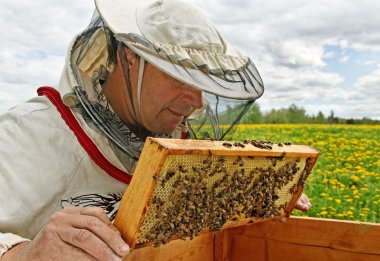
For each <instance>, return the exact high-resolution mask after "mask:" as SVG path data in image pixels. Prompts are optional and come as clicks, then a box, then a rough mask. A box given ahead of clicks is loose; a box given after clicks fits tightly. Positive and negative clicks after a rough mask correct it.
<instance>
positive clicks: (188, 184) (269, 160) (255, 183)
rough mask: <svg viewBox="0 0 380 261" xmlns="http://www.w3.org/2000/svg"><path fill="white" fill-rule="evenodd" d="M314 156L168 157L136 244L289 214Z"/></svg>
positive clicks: (162, 240) (165, 240) (163, 240)
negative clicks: (289, 205)
mask: <svg viewBox="0 0 380 261" xmlns="http://www.w3.org/2000/svg"><path fill="white" fill-rule="evenodd" d="M309 161H310V158H297V157H286V156H285V155H282V156H280V157H252V156H227V155H226V156H216V155H212V154H209V155H168V156H167V158H166V160H165V162H164V163H163V165H162V167H161V170H160V172H159V174H156V175H155V176H154V177H153V179H154V183H155V187H154V189H153V192H152V195H151V197H150V200H149V202H148V206H147V210H146V213H145V217H144V219H143V221H142V224H141V226H140V229H139V232H138V236H137V244H146V243H148V242H153V243H154V246H156V247H157V246H159V245H161V244H165V243H168V242H169V241H170V240H172V239H174V238H182V239H186V238H188V237H189V238H190V239H192V238H193V237H195V236H197V235H198V234H200V233H202V232H203V231H211V232H216V231H219V230H221V229H222V228H223V226H224V225H225V224H226V223H231V222H238V221H242V220H249V221H248V222H249V223H252V222H254V221H255V220H256V219H257V218H261V219H262V218H270V217H274V216H279V215H281V214H284V210H285V209H286V207H287V206H288V204H289V202H290V201H291V199H292V196H293V194H294V193H295V192H296V189H297V185H299V184H303V183H304V182H305V180H306V178H307V175H308V174H309V170H310V168H309Z"/></svg>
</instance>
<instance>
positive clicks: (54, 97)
mask: <svg viewBox="0 0 380 261" xmlns="http://www.w3.org/2000/svg"><path fill="white" fill-rule="evenodd" d="M37 93H38V96H42V95H45V96H46V97H47V98H48V99H49V100H50V101H51V102H52V103H53V104H54V105H55V107H56V108H57V110H58V112H59V113H60V114H61V117H62V118H63V119H64V121H65V122H66V124H67V125H68V126H69V128H70V129H71V130H72V131H73V132H74V134H75V136H76V137H77V139H78V141H79V143H80V144H81V145H82V147H83V148H84V150H85V151H86V152H87V154H88V155H89V156H90V158H91V159H92V160H93V161H94V162H95V163H96V165H98V166H99V167H100V168H101V169H102V170H104V171H105V172H106V173H108V175H110V176H112V177H113V178H115V179H117V180H118V181H121V182H123V183H125V184H129V182H131V179H132V175H130V174H129V173H127V172H124V171H122V170H120V169H119V168H117V167H115V166H114V165H113V164H112V163H110V162H109V161H108V160H107V159H106V158H105V157H104V156H103V154H102V153H101V152H100V151H99V149H98V147H96V145H95V143H94V142H93V141H92V140H91V139H90V138H89V137H88V136H87V134H86V133H85V132H84V130H83V129H82V127H81V126H80V125H79V123H78V121H77V120H76V119H75V117H74V115H73V113H72V112H71V110H70V109H69V107H67V106H66V105H65V104H64V103H63V102H62V99H61V95H60V94H59V92H58V91H57V90H56V89H54V88H52V87H48V86H44V87H40V88H38V90H37Z"/></svg>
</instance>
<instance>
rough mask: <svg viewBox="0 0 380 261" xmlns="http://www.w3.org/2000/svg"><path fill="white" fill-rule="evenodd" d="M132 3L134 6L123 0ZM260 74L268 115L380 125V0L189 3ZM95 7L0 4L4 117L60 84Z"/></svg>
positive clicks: (46, 1)
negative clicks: (296, 110)
mask: <svg viewBox="0 0 380 261" xmlns="http://www.w3.org/2000/svg"><path fill="white" fill-rule="evenodd" d="M127 1H129V0H127ZM187 1H188V2H192V3H194V4H196V5H198V6H200V7H201V8H202V9H204V10H205V11H206V12H207V13H208V14H209V15H210V17H211V19H212V20H213V21H214V23H215V24H216V25H217V27H218V28H219V30H220V31H221V33H222V35H223V36H224V37H225V38H226V39H227V40H228V41H229V42H230V43H231V44H232V45H233V46H234V47H235V48H236V49H238V50H239V51H240V52H241V53H242V54H244V55H246V56H249V57H250V58H251V60H253V62H254V63H255V65H256V67H257V68H258V70H259V72H260V74H261V76H262V78H263V81H264V85H265V92H264V95H263V96H262V97H261V98H260V99H259V100H258V101H257V103H258V104H259V105H260V108H261V110H262V111H263V112H267V111H269V110H271V109H273V108H275V109H279V108H284V107H288V106H290V105H291V104H295V105H297V106H299V107H303V108H304V109H305V110H306V112H307V114H309V115H316V114H317V113H318V112H319V111H321V112H323V113H324V115H325V116H329V115H330V113H331V111H334V114H335V116H338V117H344V118H363V117H369V118H372V119H380V26H379V25H380V15H379V10H380V1H375V0H361V1H357V0H355V1H354V0H328V1H326V0H318V1H304V0H302V1H301V0H288V1H281V0H276V1H275V0H265V1H264V0H233V1H231V0H187ZM94 8H95V7H94V3H93V1H92V0H64V1H63V0H54V1H51V0H34V1H29V0H0V28H1V30H0V39H1V44H0V113H3V112H5V111H6V110H7V109H9V108H11V107H13V106H15V105H17V104H19V103H22V102H24V101H26V100H28V99H30V98H32V97H34V96H36V89H37V88H38V87H39V86H44V85H53V86H56V85H57V84H58V82H59V78H60V75H61V72H62V69H63V64H64V61H65V56H66V51H67V47H68V45H69V44H70V42H71V40H72V39H73V37H74V36H75V35H76V34H78V33H79V32H81V31H82V30H83V29H85V28H86V26H87V25H88V23H89V21H90V20H91V17H92V14H93V11H94Z"/></svg>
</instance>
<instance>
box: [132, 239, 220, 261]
mask: <svg viewBox="0 0 380 261" xmlns="http://www.w3.org/2000/svg"><path fill="white" fill-rule="evenodd" d="M125 260H127V261H140V260H141V261H147V260H149V261H181V260H183V261H212V260H214V236H213V235H212V234H204V235H200V236H198V237H196V238H194V239H193V240H186V241H183V240H175V241H171V242H170V243H168V244H166V245H161V246H160V247H158V248H154V247H152V246H147V247H143V248H138V249H133V250H132V251H131V253H130V255H129V256H128V257H127V258H126V259H125Z"/></svg>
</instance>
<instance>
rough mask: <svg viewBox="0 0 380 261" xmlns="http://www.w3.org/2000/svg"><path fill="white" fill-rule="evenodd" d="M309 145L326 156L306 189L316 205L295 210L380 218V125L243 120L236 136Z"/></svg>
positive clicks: (358, 218) (361, 218) (325, 215)
mask: <svg viewBox="0 0 380 261" xmlns="http://www.w3.org/2000/svg"><path fill="white" fill-rule="evenodd" d="M244 139H260V140H261V139H265V140H272V141H274V142H285V141H291V142H292V143H293V144H304V145H309V146H311V147H313V148H315V149H317V150H319V151H320V152H321V156H320V158H319V160H318V162H317V164H316V166H315V167H314V170H313V173H312V174H311V175H310V176H309V179H308V183H307V186H306V189H305V191H304V192H305V194H307V195H308V196H309V198H310V200H311V202H312V204H313V207H312V209H311V210H310V211H309V212H308V213H306V214H304V213H302V212H300V211H294V212H293V214H294V215H300V216H311V217H323V218H334V219H344V220H355V221H364V222H376V223H380V126H372V125H359V126H358V125H312V124H310V125H307V124H297V125H291V124H278V125H271V124H259V125H241V126H240V127H239V129H238V130H237V131H236V133H235V136H234V140H244Z"/></svg>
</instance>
